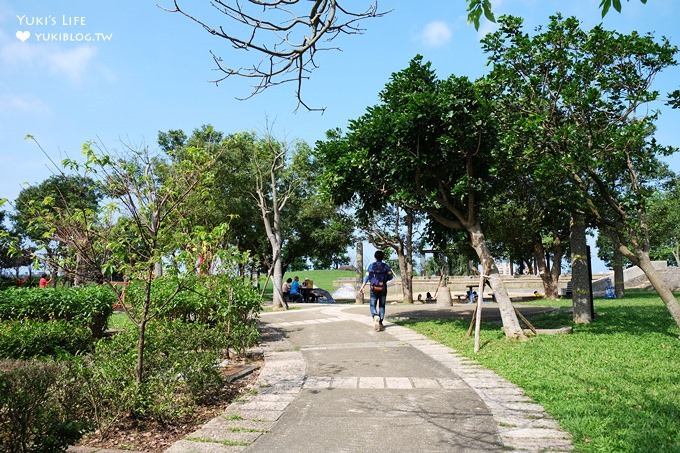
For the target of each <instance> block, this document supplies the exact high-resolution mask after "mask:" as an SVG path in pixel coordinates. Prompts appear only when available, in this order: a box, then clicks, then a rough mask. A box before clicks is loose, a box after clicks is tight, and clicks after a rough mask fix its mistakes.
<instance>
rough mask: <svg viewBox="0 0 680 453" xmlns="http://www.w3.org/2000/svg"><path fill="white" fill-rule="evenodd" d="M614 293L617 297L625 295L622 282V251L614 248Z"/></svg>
mask: <svg viewBox="0 0 680 453" xmlns="http://www.w3.org/2000/svg"><path fill="white" fill-rule="evenodd" d="M614 294H616V298H617V299H623V298H624V297H625V296H626V290H625V287H624V282H623V253H621V251H620V250H619V249H616V250H614Z"/></svg>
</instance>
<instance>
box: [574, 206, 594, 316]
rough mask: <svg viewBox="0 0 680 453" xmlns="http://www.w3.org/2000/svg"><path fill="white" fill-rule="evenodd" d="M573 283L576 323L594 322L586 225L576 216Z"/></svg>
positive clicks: (581, 217)
mask: <svg viewBox="0 0 680 453" xmlns="http://www.w3.org/2000/svg"><path fill="white" fill-rule="evenodd" d="M570 242H571V282H572V304H573V308H574V315H573V317H574V322H575V323H576V324H589V323H590V322H592V320H593V318H592V310H591V294H590V275H589V273H588V248H587V244H586V225H585V220H584V218H583V216H578V215H574V216H572V219H571V236H570Z"/></svg>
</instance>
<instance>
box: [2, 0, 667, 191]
mask: <svg viewBox="0 0 680 453" xmlns="http://www.w3.org/2000/svg"><path fill="white" fill-rule="evenodd" d="M599 1H600V0H570V1H566V0H559V1H558V0H503V1H495V2H493V3H494V4H495V12H496V14H497V15H500V14H514V15H519V16H522V17H524V18H525V23H526V24H527V26H528V27H530V28H532V29H533V28H534V27H535V26H537V25H541V24H546V23H547V21H548V17H549V15H550V14H553V13H555V12H557V11H560V12H562V14H563V15H564V16H571V15H574V16H576V17H577V18H579V19H581V20H582V21H583V22H584V24H585V26H586V27H591V26H593V25H596V24H597V23H599V22H600V20H601V19H600V12H599V9H598V4H599ZM159 3H160V4H165V5H169V4H170V2H169V1H167V0H153V1H141V0H119V1H117V2H102V1H96V0H41V1H40V0H0V198H7V199H9V200H10V201H12V200H13V199H14V198H16V196H17V195H18V193H19V192H20V191H21V189H22V187H24V185H25V184H26V183H28V184H36V183H39V182H41V181H43V180H44V179H45V178H47V177H49V176H50V175H51V174H52V173H53V172H54V170H53V168H52V167H51V165H50V162H49V159H48V157H46V156H45V155H43V154H42V152H41V151H40V150H39V149H38V148H37V146H36V145H35V143H33V142H31V141H27V140H25V139H24V137H25V136H26V135H27V134H31V135H33V136H34V137H35V138H36V139H37V140H38V141H39V142H40V144H41V145H42V147H43V148H44V149H45V150H46V151H47V153H48V154H49V157H50V158H51V159H53V160H54V161H60V160H61V159H63V158H65V157H71V158H77V157H78V156H79V154H80V149H81V146H82V144H83V143H84V142H86V141H90V140H96V141H99V142H101V143H102V144H103V145H104V146H106V147H107V148H109V149H112V150H116V149H122V148H123V147H124V145H125V144H127V145H132V146H143V145H148V146H150V147H154V146H155V144H156V136H157V133H158V131H159V130H163V131H166V130H169V129H183V130H184V131H185V132H187V133H190V132H191V131H192V130H193V129H194V128H197V127H199V126H200V125H202V124H208V123H209V124H212V125H213V126H215V128H216V129H218V130H220V131H223V132H225V133H233V132H238V131H242V130H250V131H257V132H264V131H265V130H267V127H268V124H269V125H272V126H271V128H272V131H273V133H274V134H275V135H276V136H277V137H278V138H280V139H285V140H295V139H303V140H305V141H307V142H308V143H310V144H313V143H314V142H315V141H316V140H319V139H323V138H324V134H325V131H326V130H328V129H331V128H335V127H342V128H345V127H346V125H347V120H348V119H351V118H356V117H357V116H359V115H361V114H362V113H363V112H364V110H365V108H366V107H367V106H369V105H373V104H375V103H376V102H377V93H378V92H379V91H380V90H381V89H382V87H383V86H384V84H385V83H386V82H387V80H388V78H389V76H390V74H391V73H393V72H395V71H398V70H401V69H403V68H404V67H406V65H407V64H408V62H409V60H410V59H411V58H413V57H414V56H415V55H416V54H422V55H423V56H424V57H425V59H426V60H429V61H431V62H432V63H433V66H434V68H435V69H436V70H437V73H438V75H439V77H441V78H445V77H447V76H448V75H450V74H457V75H467V76H469V77H471V78H476V77H478V76H481V75H483V74H484V73H485V72H486V71H487V67H486V65H485V62H486V58H485V56H484V54H483V53H482V51H481V48H480V45H479V40H480V38H481V36H482V34H483V33H485V32H488V31H489V30H492V29H493V28H494V25H493V24H490V23H488V22H485V23H483V25H482V27H481V28H482V29H481V30H480V31H476V30H475V29H474V28H473V27H472V26H470V25H468V24H467V23H466V14H465V2H464V1H463V0H455V1H452V0H422V1H413V0H395V1H387V0H384V1H379V7H380V9H383V10H388V9H392V10H393V11H392V12H390V13H389V14H388V15H386V16H385V17H382V18H376V19H371V20H368V21H365V22H364V23H363V26H364V27H365V28H366V32H365V33H364V34H363V35H361V36H341V37H339V38H338V39H336V41H334V42H333V45H334V46H337V47H340V48H342V51H328V52H323V53H320V54H318V55H317V59H316V60H317V63H318V64H319V65H320V68H319V69H318V70H317V71H315V72H314V73H312V75H311V79H310V80H309V81H307V82H306V83H305V85H304V87H303V96H304V98H305V101H306V102H307V103H309V104H310V105H312V106H317V107H325V108H326V110H325V113H323V114H320V113H319V112H309V111H306V110H305V109H304V108H300V109H297V111H296V106H297V104H296V99H295V86H294V85H292V84H288V85H281V86H278V87H273V88H271V89H268V90H267V91H265V92H264V93H262V94H259V95H257V96H255V97H253V98H250V99H248V100H245V101H239V100H237V98H238V97H245V96H248V95H249V94H250V87H249V83H250V82H249V81H247V80H244V79H237V78H230V79H228V80H226V81H224V82H222V83H220V84H219V85H217V86H216V85H215V84H214V83H211V82H210V81H211V80H214V79H215V78H217V77H218V76H219V74H218V73H217V72H216V71H215V65H214V62H213V60H212V57H211V55H210V51H213V52H215V53H216V54H217V55H219V56H220V57H222V58H223V59H224V60H225V61H227V62H230V63H232V65H233V66H242V65H248V64H254V63H256V62H257V61H259V59H257V60H256V58H257V57H256V55H255V54H254V53H253V52H250V53H237V52H235V51H233V50H232V49H231V48H230V46H229V45H228V44H227V43H226V42H225V41H224V40H222V39H220V38H217V37H214V36H211V35H210V34H208V33H207V32H205V31H204V30H203V29H202V28H201V27H200V26H198V25H197V24H195V23H193V22H191V21H189V20H188V19H186V18H184V17H182V16H180V15H178V14H172V13H168V12H165V11H163V10H162V9H160V8H159V7H158V6H157V4H159ZM183 3H184V4H189V5H193V6H191V8H197V9H196V10H192V11H196V12H197V13H199V14H202V13H206V12H207V13H208V14H212V17H213V18H214V20H215V23H216V24H219V23H220V21H221V23H223V24H226V22H225V21H224V20H221V16H220V15H219V14H218V13H217V12H210V10H209V7H207V6H206V5H207V4H208V1H207V0H190V1H189V0H185V1H184V2H183ZM346 3H347V4H348V5H350V4H352V5H353V4H358V5H362V6H363V5H367V4H368V2H367V1H363V0H362V1H359V0H349V1H347V2H346ZM623 3H624V4H623V12H622V13H621V14H619V13H616V12H610V13H609V15H607V17H605V18H604V20H602V21H603V22H604V24H605V26H606V27H607V28H610V29H616V30H619V31H623V32H629V31H632V30H638V31H640V32H654V33H655V34H656V35H657V36H661V35H665V36H667V37H668V38H669V39H670V41H671V42H672V43H674V44H676V45H680V31H679V27H678V26H677V23H678V21H679V20H680V2H678V1H677V0H649V1H648V4H647V5H643V4H641V3H640V2H639V1H638V0H631V1H630V2H628V3H626V2H623ZM27 32H28V33H27ZM29 34H30V35H29ZM87 34H89V36H90V37H92V39H93V40H91V41H83V40H82V39H81V38H80V37H81V36H85V35H87ZM55 36H58V37H61V41H56V42H55V41H47V39H53V38H54V37H55ZM657 88H658V89H659V90H660V91H661V92H663V93H665V92H668V91H670V90H672V89H677V88H680V68H673V69H672V70H669V71H667V72H666V73H664V74H662V75H661V76H660V77H658V79H657ZM678 124H680V111H673V110H670V109H667V108H666V109H664V110H663V114H662V119H661V121H660V122H659V131H658V133H657V136H658V139H659V140H660V142H662V143H664V144H668V145H674V146H680V128H679V127H678ZM671 165H672V168H673V169H674V170H675V171H680V157H678V156H675V157H673V158H672V159H671Z"/></svg>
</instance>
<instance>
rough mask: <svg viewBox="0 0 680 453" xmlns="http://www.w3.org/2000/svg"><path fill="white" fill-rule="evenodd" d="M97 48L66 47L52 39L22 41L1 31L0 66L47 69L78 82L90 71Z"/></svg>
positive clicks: (21, 70)
mask: <svg viewBox="0 0 680 453" xmlns="http://www.w3.org/2000/svg"><path fill="white" fill-rule="evenodd" d="M96 56H97V49H95V48H94V47H92V46H89V45H78V46H76V47H73V48H70V49H68V48H65V47H64V46H60V45H58V44H52V43H32V42H28V41H27V42H21V41H20V40H19V39H17V38H16V37H15V36H11V37H8V36H7V34H5V33H2V32H0V66H2V67H3V68H4V70H5V71H6V70H8V69H10V70H14V69H16V70H18V71H19V72H27V71H28V72H32V71H44V70H47V71H48V72H49V73H50V74H53V75H57V76H65V77H67V78H68V79H70V80H71V81H74V82H78V81H80V80H81V79H82V78H83V77H84V76H85V75H86V74H88V73H89V72H91V71H90V67H91V66H92V64H93V62H94V60H95V57H96Z"/></svg>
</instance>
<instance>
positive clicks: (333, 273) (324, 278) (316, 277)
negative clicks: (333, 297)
mask: <svg viewBox="0 0 680 453" xmlns="http://www.w3.org/2000/svg"><path fill="white" fill-rule="evenodd" d="M296 275H297V276H298V277H300V283H302V282H303V281H304V280H305V279H307V278H308V279H310V280H312V281H313V282H314V286H316V287H318V288H322V289H325V290H326V291H328V292H329V293H331V294H333V292H334V291H335V290H336V289H338V287H336V286H333V281H334V280H337V279H339V278H354V277H355V276H356V273H355V272H354V271H338V270H319V271H289V272H286V274H285V275H284V276H283V280H284V281H285V280H286V279H288V278H294V277H295V276H296ZM264 281H265V279H264V278H262V282H263V283H264ZM272 292H273V290H272V282H271V280H269V282H268V284H267V288H265V291H264V299H265V300H271V299H272Z"/></svg>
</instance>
